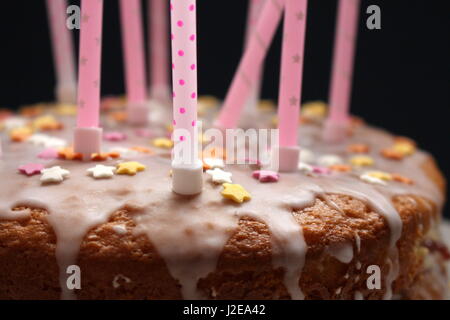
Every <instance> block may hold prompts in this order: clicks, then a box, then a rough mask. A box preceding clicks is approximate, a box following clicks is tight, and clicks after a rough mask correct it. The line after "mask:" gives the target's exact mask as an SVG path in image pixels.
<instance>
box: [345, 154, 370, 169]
mask: <svg viewBox="0 0 450 320" xmlns="http://www.w3.org/2000/svg"><path fill="white" fill-rule="evenodd" d="M350 163H351V164H352V165H353V166H355V167H369V166H373V165H374V164H375V160H373V158H371V157H369V156H356V157H353V158H351V159H350Z"/></svg>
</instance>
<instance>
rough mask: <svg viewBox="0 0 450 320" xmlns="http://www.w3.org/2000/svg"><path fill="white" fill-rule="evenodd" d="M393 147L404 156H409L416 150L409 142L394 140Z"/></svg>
mask: <svg viewBox="0 0 450 320" xmlns="http://www.w3.org/2000/svg"><path fill="white" fill-rule="evenodd" d="M393 148H394V150H396V151H397V152H400V153H401V154H403V155H404V156H411V155H413V154H414V153H415V152H416V146H415V145H413V144H411V143H409V142H396V143H395V144H394V146H393Z"/></svg>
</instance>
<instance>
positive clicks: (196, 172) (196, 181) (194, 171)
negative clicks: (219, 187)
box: [172, 160, 203, 196]
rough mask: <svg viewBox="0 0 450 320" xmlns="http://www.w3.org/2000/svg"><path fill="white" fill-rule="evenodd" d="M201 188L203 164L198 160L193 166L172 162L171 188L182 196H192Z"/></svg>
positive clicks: (200, 190) (199, 191)
mask: <svg viewBox="0 0 450 320" xmlns="http://www.w3.org/2000/svg"><path fill="white" fill-rule="evenodd" d="M202 189H203V164H202V162H201V161H200V160H198V161H197V163H196V164H195V165H194V166H189V167H188V166H183V165H180V164H172V190H173V192H175V193H177V194H180V195H183V196H193V195H196V194H199V193H201V192H202Z"/></svg>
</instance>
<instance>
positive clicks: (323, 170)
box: [312, 166, 331, 175]
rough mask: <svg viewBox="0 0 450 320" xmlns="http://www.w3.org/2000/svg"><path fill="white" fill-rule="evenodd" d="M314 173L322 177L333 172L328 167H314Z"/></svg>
mask: <svg viewBox="0 0 450 320" xmlns="http://www.w3.org/2000/svg"><path fill="white" fill-rule="evenodd" d="M312 168H313V173H316V174H320V175H330V174H331V170H330V169H329V168H326V167H320V166H313V167H312Z"/></svg>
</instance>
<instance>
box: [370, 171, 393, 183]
mask: <svg viewBox="0 0 450 320" xmlns="http://www.w3.org/2000/svg"><path fill="white" fill-rule="evenodd" d="M367 175H368V176H370V177H373V178H377V179H380V180H383V181H392V175H391V174H390V173H387V172H383V171H372V172H368V173H367Z"/></svg>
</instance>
